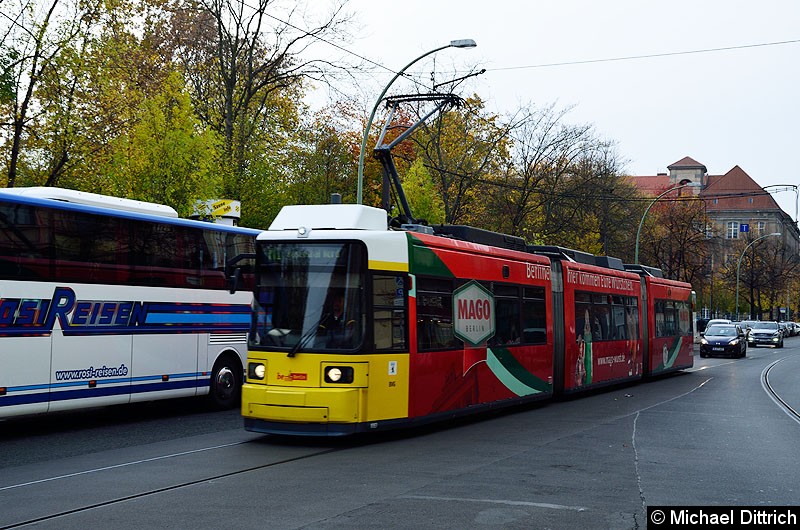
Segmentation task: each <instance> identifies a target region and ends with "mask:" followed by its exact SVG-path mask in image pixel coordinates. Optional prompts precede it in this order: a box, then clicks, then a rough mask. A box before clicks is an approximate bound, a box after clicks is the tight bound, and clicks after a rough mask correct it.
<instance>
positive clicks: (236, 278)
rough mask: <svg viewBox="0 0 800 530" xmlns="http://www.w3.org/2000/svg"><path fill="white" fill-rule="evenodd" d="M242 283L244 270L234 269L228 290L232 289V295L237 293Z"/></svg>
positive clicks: (229, 277) (229, 279) (229, 278)
mask: <svg viewBox="0 0 800 530" xmlns="http://www.w3.org/2000/svg"><path fill="white" fill-rule="evenodd" d="M241 281H242V269H240V268H239V267H236V268H235V269H233V272H232V273H231V275H230V276H228V289H230V292H231V294H233V293H235V292H236V290H237V289H238V288H239V283H241Z"/></svg>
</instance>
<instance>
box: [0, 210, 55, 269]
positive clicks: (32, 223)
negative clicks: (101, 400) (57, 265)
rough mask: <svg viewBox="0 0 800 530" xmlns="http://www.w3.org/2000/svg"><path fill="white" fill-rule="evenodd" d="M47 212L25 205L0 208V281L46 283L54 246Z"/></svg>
mask: <svg viewBox="0 0 800 530" xmlns="http://www.w3.org/2000/svg"><path fill="white" fill-rule="evenodd" d="M48 217H49V216H48V213H47V211H46V210H42V209H40V208H35V207H33V206H27V205H22V204H14V205H12V204H1V205H0V278H3V279H8V280H34V279H35V280H47V279H49V277H50V266H51V260H50V258H51V255H52V246H51V243H50V230H49V227H50V222H49V219H48Z"/></svg>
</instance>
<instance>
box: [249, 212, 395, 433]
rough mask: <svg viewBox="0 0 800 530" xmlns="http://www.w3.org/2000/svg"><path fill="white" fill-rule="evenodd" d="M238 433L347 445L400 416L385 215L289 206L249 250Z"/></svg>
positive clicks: (390, 242)
mask: <svg viewBox="0 0 800 530" xmlns="http://www.w3.org/2000/svg"><path fill="white" fill-rule="evenodd" d="M256 252H257V277H256V287H255V296H254V302H253V305H254V307H253V309H254V311H253V323H252V329H251V333H250V337H249V348H248V350H249V351H248V359H247V369H246V372H247V373H246V380H245V384H244V387H243V390H242V415H243V416H244V421H245V428H246V429H248V430H251V431H256V432H264V433H276V434H302V435H328V436H330V435H346V434H352V433H355V432H360V431H369V430H374V429H378V428H384V427H387V426H391V424H393V423H397V422H402V421H404V419H405V418H407V416H408V388H409V376H408V373H409V367H408V365H409V354H408V345H407V341H408V332H407V329H406V328H407V326H406V318H407V309H406V304H407V300H408V293H407V290H408V289H409V287H410V286H409V285H408V283H409V277H408V240H407V235H406V233H404V232H395V231H390V230H388V229H387V221H386V212H385V211H383V210H379V209H376V208H370V207H365V206H360V205H321V206H290V207H286V208H284V209H283V210H282V211H281V213H280V214H279V215H278V217H276V219H275V221H274V222H273V224H272V226H270V229H269V230H268V231H266V232H264V233H262V234H261V235H260V236H259V237H258V241H257V251H256Z"/></svg>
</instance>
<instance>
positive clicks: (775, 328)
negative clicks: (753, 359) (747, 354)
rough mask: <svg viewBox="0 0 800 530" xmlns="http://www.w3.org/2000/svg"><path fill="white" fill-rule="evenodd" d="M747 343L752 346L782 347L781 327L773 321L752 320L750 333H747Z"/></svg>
mask: <svg viewBox="0 0 800 530" xmlns="http://www.w3.org/2000/svg"><path fill="white" fill-rule="evenodd" d="M747 344H748V345H749V346H751V347H753V348H755V347H756V346H772V347H774V348H783V332H782V331H781V327H780V326H779V325H778V323H777V322H774V321H766V320H765V321H763V322H753V326H752V328H751V329H750V333H748V334H747Z"/></svg>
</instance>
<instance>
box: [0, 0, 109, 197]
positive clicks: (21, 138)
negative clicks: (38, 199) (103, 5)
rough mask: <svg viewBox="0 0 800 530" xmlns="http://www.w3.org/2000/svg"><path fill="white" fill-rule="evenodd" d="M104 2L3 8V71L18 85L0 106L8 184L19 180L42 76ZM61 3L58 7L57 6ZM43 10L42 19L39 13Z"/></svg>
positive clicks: (31, 2)
mask: <svg viewBox="0 0 800 530" xmlns="http://www.w3.org/2000/svg"><path fill="white" fill-rule="evenodd" d="M99 4H100V3H99V2H75V3H74V4H67V3H65V2H60V0H50V1H49V2H47V3H45V4H43V5H41V7H42V8H43V9H41V10H40V9H39V7H40V5H39V3H38V2H37V1H36V0H23V1H22V2H20V4H19V5H18V11H16V12H15V13H14V14H13V15H10V14H8V13H9V12H11V10H8V11H6V10H5V9H4V11H3V15H2V17H3V19H2V20H3V21H4V22H5V23H6V28H5V29H4V30H3V36H2V40H1V41H0V49H3V50H4V52H3V56H4V59H3V61H4V62H5V63H6V66H5V73H4V75H3V86H4V87H5V88H4V91H5V92H6V93H7V92H8V90H9V85H10V86H11V87H12V91H13V97H12V98H11V103H10V104H7V105H3V106H0V109H2V110H3V117H2V120H1V122H0V123H2V126H3V140H4V148H5V151H6V153H5V155H6V170H7V173H6V174H7V178H6V186H7V187H14V186H15V185H16V183H17V176H18V166H19V162H20V157H21V155H22V153H23V151H24V147H25V142H26V141H27V139H28V135H29V131H28V126H29V124H30V122H31V121H32V120H33V119H34V117H33V116H32V115H31V113H32V112H33V111H34V110H36V108H35V106H34V103H35V101H36V91H37V89H38V83H39V81H40V79H42V78H43V77H44V76H46V75H47V73H48V70H49V69H51V68H52V67H53V63H54V60H55V59H56V57H57V56H58V54H59V53H60V52H61V51H62V50H63V49H64V48H65V47H67V46H68V45H69V44H70V43H71V42H72V41H73V39H74V38H75V37H76V36H77V35H78V34H80V33H81V32H83V31H84V30H85V28H86V25H87V24H91V23H92V21H93V20H94V18H95V15H96V13H97V11H98V9H99ZM57 8H58V9H57ZM40 12H41V13H43V14H42V15H41V17H40V18H37V15H38V13H40Z"/></svg>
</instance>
